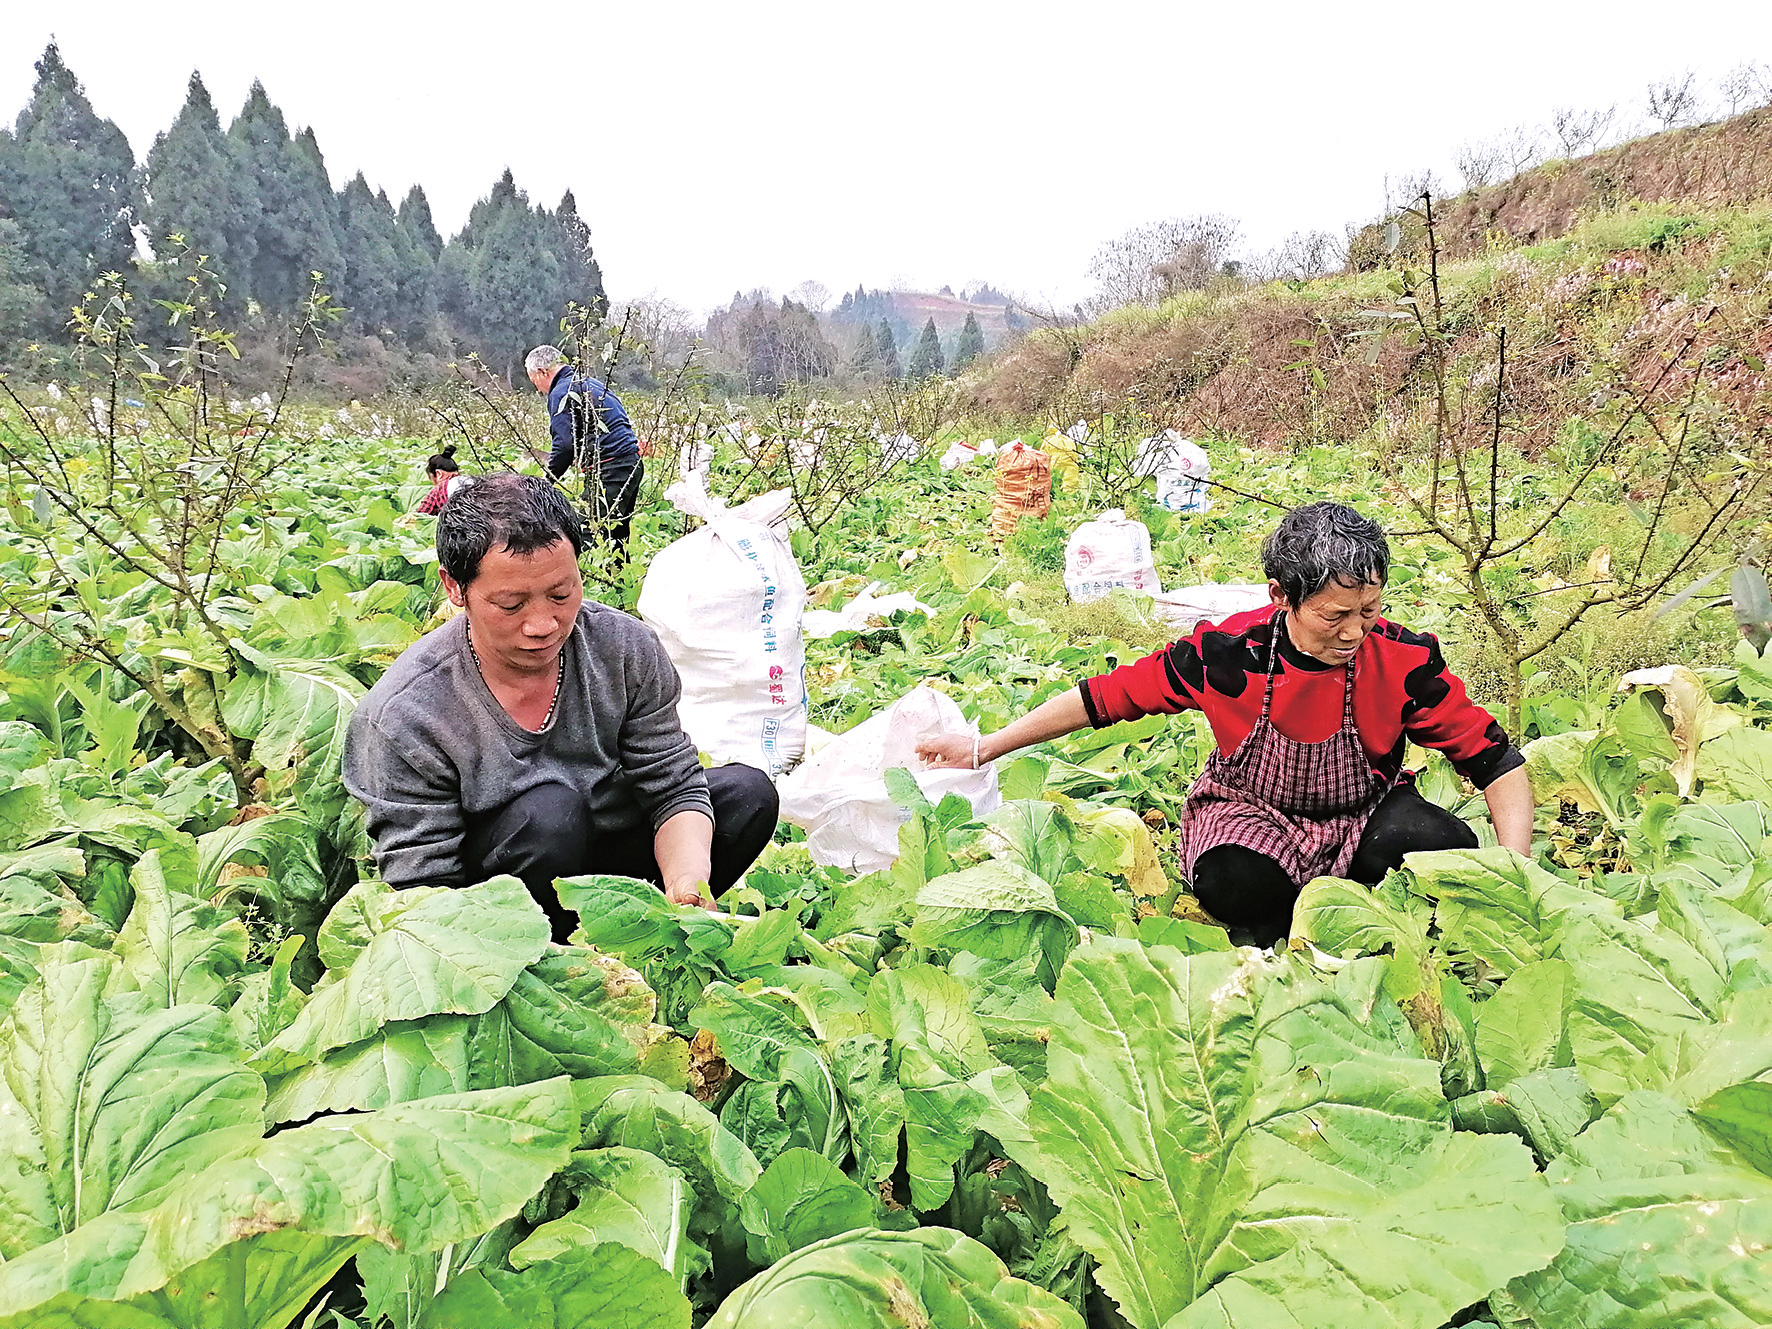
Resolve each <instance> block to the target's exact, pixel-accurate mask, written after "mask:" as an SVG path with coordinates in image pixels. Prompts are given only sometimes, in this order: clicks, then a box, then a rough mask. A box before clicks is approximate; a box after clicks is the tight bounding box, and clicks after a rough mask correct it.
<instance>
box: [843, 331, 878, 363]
mask: <svg viewBox="0 0 1772 1329" xmlns="http://www.w3.org/2000/svg"><path fill="white" fill-rule="evenodd" d="M879 359H880V351H879V348H878V347H877V346H876V345H875V343H874V330H873V329H872V328H870V327H869V326H868V325H867V324H866V323H863V324H862V325H861V336H859V337H857V338H856V339H855V350H854V351H853V352H851V353H850V356H849V367H850V368H851V369H853V370H854V371H855V372H856V373H858V374H871V373H872V372H873V371H874V369H875V367H876V365H877V363H878V361H879Z"/></svg>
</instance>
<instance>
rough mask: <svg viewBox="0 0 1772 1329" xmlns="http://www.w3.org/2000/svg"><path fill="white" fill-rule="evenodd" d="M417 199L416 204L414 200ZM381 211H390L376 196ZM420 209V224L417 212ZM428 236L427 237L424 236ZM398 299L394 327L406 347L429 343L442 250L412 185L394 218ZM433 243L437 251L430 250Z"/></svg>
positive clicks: (419, 193)
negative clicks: (438, 259)
mask: <svg viewBox="0 0 1772 1329" xmlns="http://www.w3.org/2000/svg"><path fill="white" fill-rule="evenodd" d="M414 195H417V198H418V201H417V204H414V203H413V196H414ZM377 197H378V201H379V203H380V205H381V207H382V208H383V209H385V210H387V211H389V212H392V211H393V209H392V207H391V206H390V204H389V203H388V196H387V195H386V194H385V193H383V194H380V195H378V196H377ZM420 208H422V209H423V213H422V221H421V219H420V218H421V214H420V211H419V209H420ZM427 233H428V234H427ZM392 240H393V245H394V258H395V262H396V268H395V271H396V274H397V275H398V278H399V297H398V299H397V302H396V312H395V323H394V327H395V328H396V330H397V331H398V332H399V333H400V336H401V338H402V339H403V340H405V341H406V342H407V343H408V344H409V345H413V346H417V345H420V344H422V343H424V342H426V341H429V340H431V338H432V334H433V333H434V332H435V330H436V324H437V257H436V255H437V250H441V249H442V247H443V241H442V239H441V238H440V237H439V236H438V235H437V228H436V227H435V226H434V225H432V224H431V207H430V204H429V203H427V202H426V201H425V195H424V191H423V190H422V189H420V188H419V187H418V186H417V185H414V186H413V187H412V189H411V190H410V191H408V193H407V195H406V199H405V201H404V202H403V203H401V205H400V211H399V212H398V213H395V214H394V230H393V235H392ZM433 240H435V241H436V244H437V250H433V249H432V248H431V244H430V242H431V241H433Z"/></svg>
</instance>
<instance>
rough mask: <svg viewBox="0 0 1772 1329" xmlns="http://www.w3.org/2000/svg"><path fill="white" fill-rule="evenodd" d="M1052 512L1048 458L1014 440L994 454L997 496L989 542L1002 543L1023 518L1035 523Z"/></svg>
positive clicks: (993, 503) (1013, 531)
mask: <svg viewBox="0 0 1772 1329" xmlns="http://www.w3.org/2000/svg"><path fill="white" fill-rule="evenodd" d="M1051 510H1052V458H1051V457H1049V456H1047V455H1046V454H1045V453H1044V452H1041V451H1040V450H1039V449H1038V448H1030V447H1029V446H1028V445H1027V444H1026V443H1023V442H1021V441H1019V440H1017V441H1016V442H1014V443H1011V444H1010V445H1009V446H1008V447H1006V448H1004V449H1003V450H1002V451H1001V452H999V453H998V454H997V493H996V497H995V498H993V499H992V500H991V539H992V540H993V541H995V542H996V543H997V544H1002V543H1003V541H1004V540H1006V539H1008V538H1009V537H1010V536H1011V535H1013V534H1014V533H1015V528H1016V527H1017V526H1019V525H1020V524H1021V519H1022V518H1023V517H1032V518H1034V519H1035V520H1036V521H1038V520H1039V519H1040V518H1041V517H1044V516H1045V515H1046V514H1047V513H1048V512H1050V511H1051Z"/></svg>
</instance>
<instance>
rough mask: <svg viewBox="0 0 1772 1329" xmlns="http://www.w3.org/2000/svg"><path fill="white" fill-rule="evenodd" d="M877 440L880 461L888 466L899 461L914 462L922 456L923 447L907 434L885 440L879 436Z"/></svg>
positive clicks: (885, 438)
mask: <svg viewBox="0 0 1772 1329" xmlns="http://www.w3.org/2000/svg"><path fill="white" fill-rule="evenodd" d="M879 438H880V443H881V447H880V460H881V461H882V462H884V463H885V464H886V465H888V466H892V465H896V464H897V463H898V462H901V461H915V460H917V458H918V457H920V456H922V455H923V445H922V444H921V443H919V442H917V440H916V439H914V438H912V437H911V436H910V435H909V434H900V435H899V436H898V437H897V438H887V437H886V436H885V435H884V434H881V435H880V436H879Z"/></svg>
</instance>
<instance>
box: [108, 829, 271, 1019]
mask: <svg viewBox="0 0 1772 1329" xmlns="http://www.w3.org/2000/svg"><path fill="white" fill-rule="evenodd" d="M196 879H197V852H196V849H195V848H194V847H192V846H190V845H179V846H177V847H175V848H171V849H150V850H148V852H147V853H145V854H143V855H142V857H141V860H140V861H139V862H138V863H136V865H135V867H134V868H133V869H132V870H131V871H130V874H129V882H130V885H131V886H133V887H134V888H135V904H134V906H133V907H132V908H131V909H130V911H129V918H128V920H127V921H126V922H125V923H124V925H123V930H122V931H121V932H119V933H118V934H117V954H118V955H119V956H120V957H122V960H123V968H124V972H125V973H126V974H127V975H128V976H129V978H130V979H131V980H132V981H133V982H134V984H135V986H136V987H137V988H139V989H140V990H141V991H142V992H145V993H146V994H147V995H148V998H149V999H150V1000H151V1001H153V1002H154V1004H156V1005H159V1006H179V1005H184V1004H187V1003H192V1004H204V1005H207V1004H209V1003H212V1002H215V1001H217V1000H218V999H220V998H221V997H222V995H223V993H224V992H225V991H226V990H227V980H228V979H230V978H232V977H233V976H234V975H236V974H238V973H239V972H240V970H241V969H242V968H243V967H244V966H245V964H246V952H247V950H248V948H249V946H250V944H251V943H250V938H248V937H247V935H246V925H245V924H244V923H242V922H241V921H240V920H239V918H238V917H237V916H236V915H235V913H234V911H233V910H232V909H226V908H221V907H218V906H216V905H212V904H209V903H208V902H207V901H205V900H203V899H202V898H201V897H199V896H196V895H193V894H188V893H187V891H188V890H189V889H190V888H192V887H194V886H195V884H196Z"/></svg>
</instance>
